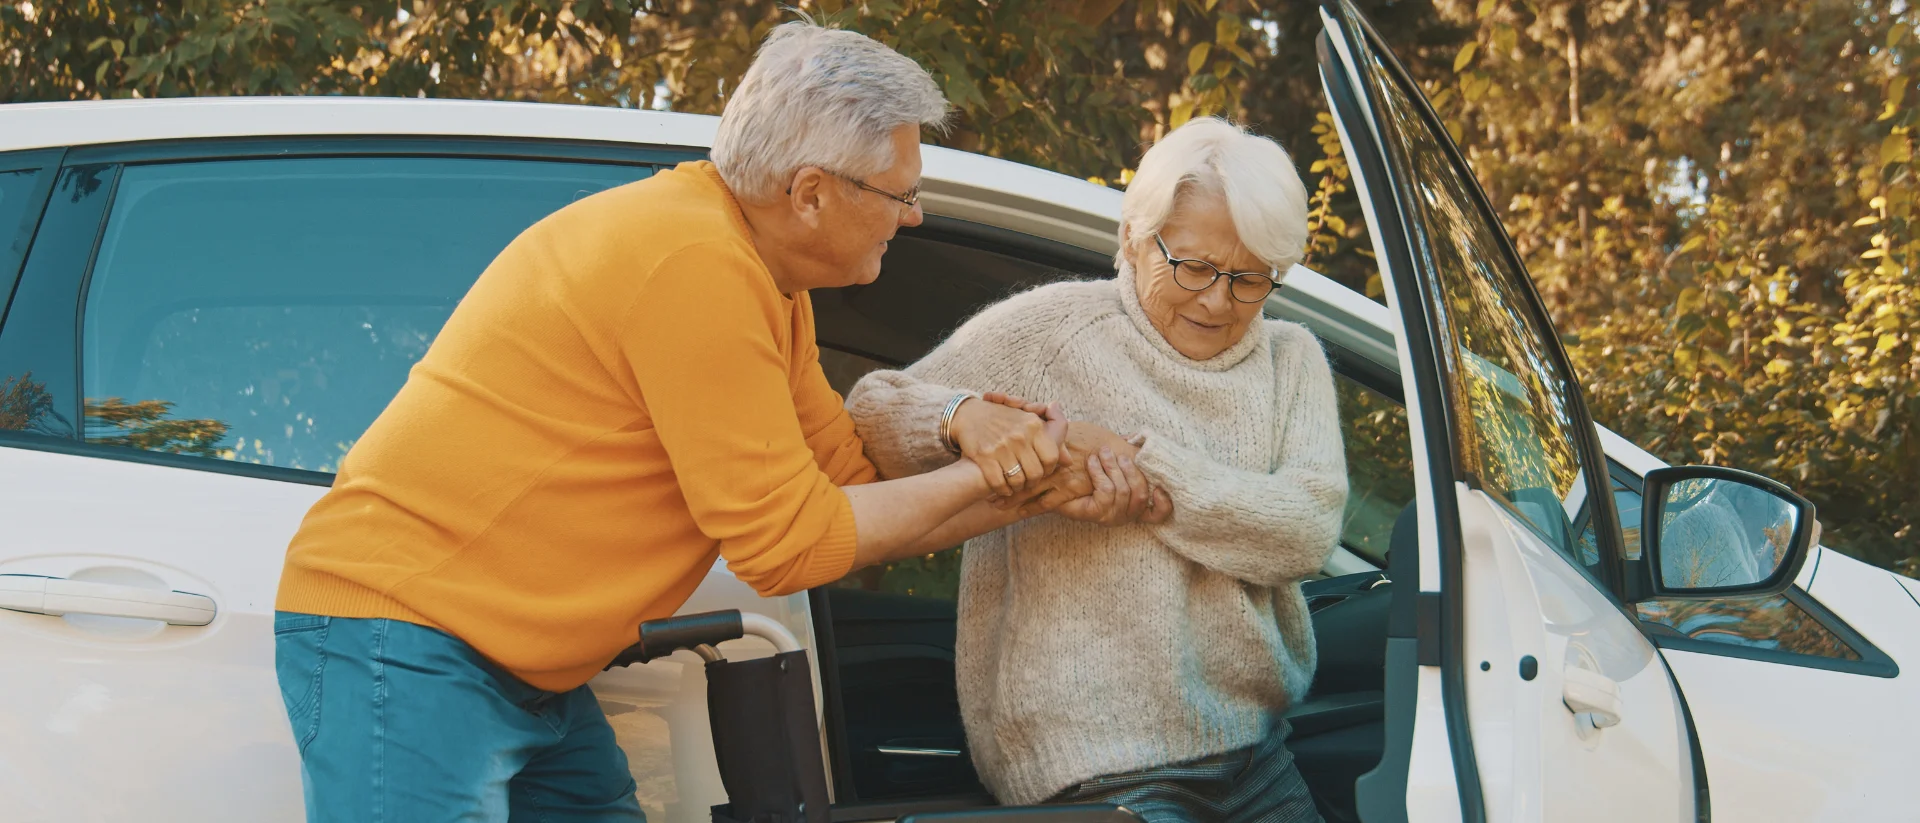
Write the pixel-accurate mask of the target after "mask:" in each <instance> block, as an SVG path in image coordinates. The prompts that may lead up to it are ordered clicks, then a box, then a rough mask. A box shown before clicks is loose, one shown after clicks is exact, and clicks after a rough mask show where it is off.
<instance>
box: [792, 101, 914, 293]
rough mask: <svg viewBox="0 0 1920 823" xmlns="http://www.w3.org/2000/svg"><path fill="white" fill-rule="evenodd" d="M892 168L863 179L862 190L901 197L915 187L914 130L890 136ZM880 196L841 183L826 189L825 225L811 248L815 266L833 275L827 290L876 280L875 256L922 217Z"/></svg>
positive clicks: (904, 128)
mask: <svg viewBox="0 0 1920 823" xmlns="http://www.w3.org/2000/svg"><path fill="white" fill-rule="evenodd" d="M892 138H893V165H892V166H890V167H888V168H887V169H886V170H885V171H882V172H880V173H879V174H875V175H872V176H869V177H867V178H866V179H865V180H864V181H862V182H864V183H866V184H867V185H868V186H871V187H873V188H875V189H879V190H880V192H885V193H886V194H887V195H894V196H899V197H904V196H906V194H907V192H909V191H912V190H914V189H916V188H918V187H919V186H920V127H919V126H915V125H906V126H901V127H900V128H897V129H894V131H893V135H892ZM880 192H875V191H869V190H867V189H863V188H860V187H859V186H856V185H854V184H853V183H852V182H848V181H845V180H836V181H835V182H834V183H832V184H829V185H827V186H826V191H825V199H826V200H827V201H828V202H826V203H824V204H823V206H824V208H823V209H822V211H823V213H824V216H825V217H826V220H825V221H824V222H823V224H822V226H821V229H820V232H821V237H820V242H819V245H818V246H817V248H818V254H819V257H820V258H821V261H822V262H823V263H825V264H827V266H828V267H829V268H830V269H831V270H832V271H833V272H834V274H833V277H834V279H835V281H836V282H833V283H831V284H828V285H833V286H850V285H853V284H856V283H871V282H873V281H874V279H875V278H877V277H879V276H880V257H881V256H882V255H884V254H886V253H887V241H889V240H892V239H893V235H894V232H896V231H899V229H900V227H901V226H918V225H920V220H921V218H922V216H923V214H922V212H921V210H920V207H919V206H918V205H914V206H911V207H909V206H907V205H905V204H903V203H901V202H899V201H897V200H894V199H893V198H891V197H888V196H886V195H883V194H881V193H880Z"/></svg>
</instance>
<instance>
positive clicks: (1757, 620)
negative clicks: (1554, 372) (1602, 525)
mask: <svg viewBox="0 0 1920 823" xmlns="http://www.w3.org/2000/svg"><path fill="white" fill-rule="evenodd" d="M1612 480H1613V484H1612V486H1613V499H1614V504H1615V508H1617V509H1618V510H1619V512H1620V532H1621V534H1623V535H1625V537H1626V545H1625V548H1626V549H1627V551H1628V556H1629V557H1631V558H1635V559H1637V558H1639V556H1640V492H1638V491H1636V490H1634V489H1633V488H1631V487H1629V486H1628V485H1627V484H1626V483H1625V482H1624V481H1622V480H1621V479H1620V478H1619V477H1614V478H1612ZM1796 591H1797V590H1796ZM1634 610H1635V611H1636V612H1637V613H1638V614H1639V616H1640V619H1641V620H1643V621H1646V622H1648V623H1657V624H1659V625H1662V626H1665V627H1667V628H1669V629H1673V630H1674V631H1677V632H1680V633H1681V634H1684V635H1686V636H1688V637H1691V638H1693V639H1695V640H1705V641H1708V642H1712V643H1726V644H1730V645H1735V646H1746V647H1749V648H1758V649H1772V650H1775V651H1783V652H1791V653H1794V654H1804V655H1809V656H1812V657H1830V658H1834V659H1837V660H1859V659H1861V658H1860V653H1859V652H1857V651H1855V650H1854V649H1853V647H1852V646H1849V645H1848V644H1847V642H1846V641H1845V640H1843V639H1842V638H1841V637H1840V635H1838V634H1836V633H1835V632H1834V631H1833V630H1831V629H1829V628H1827V627H1826V625H1825V624H1823V623H1821V622H1820V620H1819V619H1818V618H1816V617H1814V616H1813V615H1812V614H1811V613H1809V612H1808V611H1807V610H1806V609H1804V608H1802V607H1801V606H1800V605H1799V604H1798V603H1795V602H1794V601H1793V599H1792V598H1790V597H1789V596H1788V595H1786V594H1769V595H1754V596H1738V597H1714V598H1680V597H1670V598H1659V599H1655V600H1649V601H1645V602H1641V603H1635V604H1634Z"/></svg>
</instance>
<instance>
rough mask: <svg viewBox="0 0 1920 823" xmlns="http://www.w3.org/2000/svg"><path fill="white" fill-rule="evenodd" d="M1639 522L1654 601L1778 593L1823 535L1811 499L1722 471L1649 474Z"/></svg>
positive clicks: (1759, 479) (1741, 474)
mask: <svg viewBox="0 0 1920 823" xmlns="http://www.w3.org/2000/svg"><path fill="white" fill-rule="evenodd" d="M1640 518H1641V522H1640V534H1641V538H1642V539H1643V540H1644V541H1645V544H1646V546H1645V556H1646V560H1647V567H1648V568H1649V570H1650V571H1651V572H1652V576H1653V596H1655V597H1660V596H1680V597H1709V596H1723V595H1745V594H1778V593H1779V592H1781V591H1783V590H1785V589H1786V588H1787V586H1788V585H1790V584H1791V583H1792V582H1793V579H1794V578H1795V577H1798V576H1799V574H1800V566H1801V564H1803V563H1805V562H1806V560H1807V555H1808V553H1810V552H1811V551H1812V548H1813V545H1814V543H1815V541H1817V540H1818V536H1819V530H1820V527H1819V523H1818V522H1817V521H1816V520H1815V519H1814V509H1813V504H1812V503H1811V502H1808V501H1807V499H1806V498H1804V497H1801V496H1800V495H1798V494H1795V493H1794V492H1793V490H1792V489H1789V488H1787V487H1786V486H1783V485H1781V484H1780V483H1777V482H1775V481H1773V480H1770V479H1767V478H1765V477H1761V476H1760V475H1757V474H1754V473H1752V472H1744V471H1741V470H1739V469H1729V468H1725V467H1722V466H1675V467H1671V468H1664V469H1655V470H1653V471H1650V472H1648V473H1647V476H1646V487H1645V498H1644V502H1643V503H1642V504H1641V512H1640Z"/></svg>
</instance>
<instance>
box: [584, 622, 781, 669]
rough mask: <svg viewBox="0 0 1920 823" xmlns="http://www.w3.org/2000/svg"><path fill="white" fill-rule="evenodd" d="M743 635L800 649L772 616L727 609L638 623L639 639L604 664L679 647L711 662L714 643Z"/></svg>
mask: <svg viewBox="0 0 1920 823" xmlns="http://www.w3.org/2000/svg"><path fill="white" fill-rule="evenodd" d="M747 635H752V636H754V637H758V638H760V639H762V640H765V641H767V642H769V643H772V644H773V648H774V650H775V651H780V652H791V651H799V650H800V641H799V639H798V638H795V637H794V636H793V632H790V631H788V630H787V627H786V626H782V625H780V623H779V622H777V621H775V620H774V619H773V618H771V617H768V616H766V615H764V614H754V613H752V612H748V613H745V614H742V613H741V612H740V610H739V609H727V610H724V611H717V612H702V613H700V614H683V615H677V616H674V617H667V618H662V619H660V620H649V621H647V622H645V623H641V624H640V642H638V643H635V644H633V645H631V646H628V647H627V648H626V650H625V651H622V652H620V654H619V655H617V656H615V657H614V658H613V662H612V663H609V664H607V668H609V669H611V668H614V667H616V666H628V665H632V664H634V663H648V662H652V661H654V660H658V659H660V658H662V657H666V656H667V655H670V654H673V653H674V652H677V651H680V650H682V649H689V650H693V651H697V652H700V656H701V657H704V658H706V659H707V661H708V662H712V661H715V660H718V659H720V653H719V652H717V651H715V650H714V648H713V647H714V646H717V645H719V644H721V643H724V642H726V641H728V640H738V639H740V638H742V637H745V636H747ZM703 647H704V648H703Z"/></svg>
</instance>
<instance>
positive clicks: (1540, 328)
mask: <svg viewBox="0 0 1920 823" xmlns="http://www.w3.org/2000/svg"><path fill="white" fill-rule="evenodd" d="M1362 64H1363V69H1364V71H1365V73H1366V74H1367V75H1368V77H1369V80H1370V85H1372V86H1373V88H1374V93H1375V96H1376V97H1377V99H1378V100H1379V102H1380V104H1381V105H1380V110H1381V114H1382V118H1381V122H1380V128H1381V132H1382V136H1383V138H1384V141H1385V143H1386V144H1387V145H1388V146H1389V147H1390V148H1391V149H1393V150H1394V153H1395V154H1396V155H1397V158H1396V159H1397V161H1398V162H1397V166H1398V170H1399V172H1400V174H1401V176H1403V177H1404V180H1402V181H1401V183H1402V185H1404V186H1406V187H1407V188H1408V189H1409V192H1408V197H1407V198H1406V199H1407V203H1406V206H1407V208H1408V212H1409V213H1408V218H1409V224H1410V225H1409V229H1410V230H1411V231H1410V234H1411V239H1412V241H1413V252H1414V257H1415V259H1416V265H1417V267H1419V268H1422V269H1425V270H1427V271H1430V272H1432V276H1433V277H1434V280H1435V282H1434V284H1433V288H1434V289H1436V290H1437V292H1438V294H1436V295H1435V296H1434V299H1433V311H1434V314H1435V326H1436V329H1435V331H1436V334H1437V340H1436V342H1437V344H1438V347H1439V349H1440V356H1441V357H1442V358H1443V360H1444V362H1443V363H1442V364H1441V366H1442V368H1441V371H1442V374H1443V375H1444V376H1445V378H1446V385H1445V389H1446V390H1447V392H1448V393H1449V395H1450V397H1449V398H1448V400H1449V405H1450V406H1451V407H1452V409H1453V410H1454V414H1455V419H1454V427H1455V433H1454V437H1455V441H1456V443H1457V448H1458V451H1459V460H1460V464H1461V465H1460V468H1461V470H1462V472H1463V473H1464V474H1465V475H1467V478H1468V480H1469V482H1470V483H1471V484H1472V485H1473V486H1474V487H1475V488H1478V489H1480V490H1482V491H1484V492H1486V493H1487V494H1488V495H1489V496H1490V497H1492V498H1493V499H1494V500H1496V501H1498V502H1499V503H1500V504H1501V505H1503V506H1505V507H1506V508H1507V509H1509V510H1510V511H1512V512H1513V513H1515V514H1517V515H1519V519H1520V520H1521V522H1523V523H1525V524H1526V525H1527V526H1529V527H1531V528H1532V530H1533V531H1534V532H1536V533H1537V534H1538V535H1539V536H1540V537H1541V538H1542V539H1543V540H1545V541H1546V542H1547V544H1548V545H1550V546H1552V547H1553V548H1554V549H1556V550H1557V551H1559V552H1560V554H1562V555H1564V556H1565V557H1567V558H1568V559H1569V560H1571V561H1573V562H1574V563H1575V564H1577V565H1578V566H1581V567H1583V568H1585V567H1591V566H1593V565H1595V564H1596V563H1597V562H1598V561H1599V557H1598V552H1597V551H1596V550H1595V549H1594V547H1593V546H1591V545H1590V544H1585V543H1584V541H1581V540H1580V539H1579V538H1578V533H1577V532H1576V531H1575V530H1574V528H1573V523H1572V517H1571V516H1572V514H1573V513H1574V512H1575V511H1577V510H1578V509H1579V507H1580V505H1581V504H1582V503H1583V502H1585V501H1584V497H1585V481H1584V479H1583V477H1582V473H1583V471H1584V470H1585V469H1586V467H1585V466H1583V465H1582V464H1581V458H1580V451H1579V449H1578V448H1577V447H1576V445H1575V440H1574V433H1575V432H1576V431H1577V430H1578V429H1577V426H1576V424H1575V422H1574V411H1573V404H1574V398H1575V396H1576V395H1575V392H1576V391H1577V389H1576V388H1575V385H1576V384H1575V383H1574V381H1573V379H1572V375H1570V374H1568V373H1566V371H1565V370H1563V369H1562V368H1561V365H1560V363H1559V362H1558V361H1557V360H1556V359H1555V357H1554V354H1553V350H1552V346H1553V345H1554V343H1553V330H1552V328H1550V327H1548V326H1546V325H1544V324H1543V323H1541V322H1540V321H1539V319H1538V318H1537V317H1536V316H1535V313H1534V311H1532V303H1533V301H1534V299H1535V298H1534V296H1533V295H1532V293H1531V285H1530V284H1529V281H1528V280H1527V273H1526V272H1525V271H1524V270H1522V269H1521V268H1520V267H1519V266H1518V265H1517V264H1516V263H1515V262H1514V261H1513V260H1512V259H1511V258H1510V257H1509V256H1508V255H1507V254H1506V251H1505V247H1504V244H1503V243H1502V238H1501V230H1500V228H1499V226H1498V225H1497V224H1495V223H1494V222H1493V221H1492V220H1491V219H1490V218H1489V217H1488V216H1487V214H1486V213H1485V212H1484V211H1483V210H1482V208H1481V207H1480V203H1479V202H1478V200H1479V196H1478V194H1477V192H1476V190H1475V187H1474V184H1473V182H1472V178H1471V177H1470V176H1469V175H1468V171H1467V170H1466V168H1464V167H1463V166H1462V165H1460V164H1459V163H1457V162H1455V161H1454V159H1453V157H1452V156H1451V155H1450V154H1449V152H1448V151H1447V150H1446V148H1445V146H1446V140H1447V138H1446V137H1445V136H1444V135H1441V134H1439V133H1437V132H1436V131H1435V129H1434V128H1433V126H1432V125H1431V124H1430V123H1429V122H1427V120H1426V119H1425V118H1423V117H1422V116H1421V115H1420V112H1419V110H1418V107H1417V105H1416V103H1415V102H1414V101H1415V95H1416V94H1417V92H1415V91H1413V90H1410V89H1408V88H1406V87H1405V86H1403V85H1402V84H1401V82H1400V80H1399V78H1398V77H1396V76H1395V75H1394V74H1393V73H1392V72H1390V71H1388V70H1387V69H1386V67H1385V65H1383V63H1382V62H1381V58H1380V57H1379V55H1377V54H1374V53H1371V52H1367V53H1365V54H1364V55H1363V60H1362Z"/></svg>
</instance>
